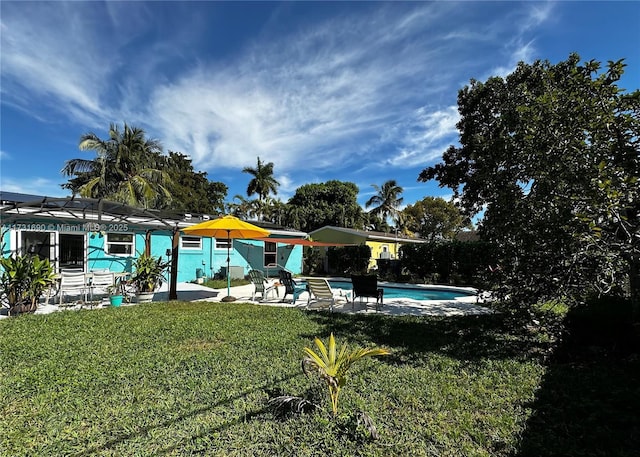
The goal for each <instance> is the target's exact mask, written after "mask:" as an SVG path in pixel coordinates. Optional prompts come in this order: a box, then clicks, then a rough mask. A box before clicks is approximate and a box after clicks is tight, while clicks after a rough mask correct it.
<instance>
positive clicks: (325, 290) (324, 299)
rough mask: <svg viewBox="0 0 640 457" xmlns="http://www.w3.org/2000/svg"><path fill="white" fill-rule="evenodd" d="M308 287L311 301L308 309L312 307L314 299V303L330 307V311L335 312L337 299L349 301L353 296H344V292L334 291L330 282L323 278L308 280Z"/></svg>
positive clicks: (348, 294) (308, 302) (308, 303)
mask: <svg viewBox="0 0 640 457" xmlns="http://www.w3.org/2000/svg"><path fill="white" fill-rule="evenodd" d="M307 287H308V288H309V299H308V300H307V308H309V307H310V306H311V301H312V297H313V299H314V302H315V303H317V304H319V305H321V306H322V305H328V306H329V311H331V312H333V307H334V306H335V304H336V299H339V298H342V299H346V300H347V301H348V300H349V296H350V295H351V294H350V293H349V292H347V293H346V294H344V295H343V291H342V290H340V291H334V290H333V289H331V286H330V285H329V281H327V280H326V279H322V278H307Z"/></svg>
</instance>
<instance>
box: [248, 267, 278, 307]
mask: <svg viewBox="0 0 640 457" xmlns="http://www.w3.org/2000/svg"><path fill="white" fill-rule="evenodd" d="M249 278H250V279H251V282H252V283H253V285H254V286H255V289H254V291H253V295H252V296H251V300H253V301H255V299H256V294H260V295H261V297H262V300H265V299H266V298H267V295H268V294H269V292H274V291H275V293H276V295H277V296H279V295H280V293H279V292H278V287H277V286H276V285H275V284H274V283H271V282H269V281H267V278H265V277H264V274H263V273H262V272H261V271H260V270H251V271H250V272H249Z"/></svg>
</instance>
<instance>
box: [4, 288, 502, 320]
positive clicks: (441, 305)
mask: <svg viewBox="0 0 640 457" xmlns="http://www.w3.org/2000/svg"><path fill="white" fill-rule="evenodd" d="M253 290H254V286H253V285H252V284H247V285H244V286H238V287H232V288H231V290H230V292H231V296H233V297H236V301H235V302H229V303H226V304H227V305H228V306H233V304H234V303H255V304H259V305H263V306H281V307H287V308H299V309H309V310H314V309H317V308H315V307H314V302H313V300H312V301H311V305H310V307H309V308H307V300H308V293H307V292H303V293H302V294H301V295H300V297H299V298H298V300H296V303H295V304H293V303H291V295H289V296H287V299H286V301H285V302H283V301H282V297H283V295H284V287H283V286H281V287H278V293H279V295H278V296H275V297H274V296H273V294H269V296H268V298H266V299H265V300H261V299H260V297H256V299H257V300H252V299H251V297H252V295H253ZM345 292H346V291H345ZM226 295H227V289H210V288H208V287H205V286H202V285H199V284H193V283H178V300H180V301H208V302H221V301H222V298H223V297H225V296H226ZM168 298H169V291H168V287H167V285H166V284H165V285H163V287H162V288H161V289H160V290H159V291H158V292H156V293H155V295H154V298H153V301H167V300H168ZM135 305H136V303H131V304H128V303H124V304H123V305H122V306H135ZM103 306H109V304H108V300H107V299H104V300H103V301H102V302H101V303H100V305H99V306H97V307H103ZM86 307H87V305H84V308H86ZM94 308H96V306H94ZM64 309H80V306H79V305H76V306H64ZM322 309H325V310H326V309H327V308H326V307H324V308H322ZM56 311H59V308H58V305H57V304H51V303H49V304H41V305H40V306H39V307H38V310H37V311H36V312H35V314H48V313H52V312H56ZM334 312H338V313H357V314H376V313H378V314H384V315H390V316H406V315H409V316H464V315H479V314H488V313H491V312H492V311H491V310H490V309H488V308H486V307H483V306H481V303H479V302H478V300H477V298H476V297H464V298H460V299H456V300H411V299H387V300H385V301H384V306H382V308H381V309H380V311H376V309H375V302H368V303H367V302H362V303H361V302H360V299H356V300H355V303H353V304H352V303H351V302H349V301H347V300H346V298H345V299H338V300H337V305H336V306H335V307H334ZM6 317H8V316H7V315H6V309H3V310H2V312H1V313H0V319H2V318H6Z"/></svg>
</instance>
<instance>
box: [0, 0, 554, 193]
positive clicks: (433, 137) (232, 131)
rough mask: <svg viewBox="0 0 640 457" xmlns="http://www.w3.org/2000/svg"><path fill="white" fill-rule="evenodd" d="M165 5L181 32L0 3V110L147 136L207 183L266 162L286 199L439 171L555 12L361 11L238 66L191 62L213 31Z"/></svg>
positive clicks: (96, 11)
mask: <svg viewBox="0 0 640 457" xmlns="http://www.w3.org/2000/svg"><path fill="white" fill-rule="evenodd" d="M160 4H161V3H158V4H155V5H154V7H157V6H158V5H160ZM162 5H163V7H164V4H162ZM170 5H171V8H176V9H175V11H176V14H175V16H176V18H168V16H170V15H166V16H162V17H163V21H164V22H161V23H155V22H154V20H152V19H155V17H152V16H151V11H150V9H151V6H150V5H149V4H147V3H143V2H127V3H120V2H106V3H95V2H71V3H62V2H50V3H46V2H45V3H31V2H22V3H19V2H7V3H6V4H3V17H2V23H1V27H2V81H3V84H2V97H3V100H2V103H3V104H5V103H6V104H10V105H12V106H15V107H17V108H18V109H21V110H23V111H25V112H27V113H29V114H31V115H32V116H33V117H36V118H37V117H41V116H43V110H42V108H43V107H42V106H41V105H42V104H45V105H46V108H47V109H50V110H54V112H56V113H58V114H60V115H61V116H62V117H66V118H67V119H69V120H71V121H72V122H73V123H77V124H79V125H84V126H86V130H95V131H96V133H99V132H100V131H99V130H97V129H103V130H106V127H107V126H108V124H109V123H110V122H121V121H123V120H126V121H128V122H130V123H134V124H138V125H141V126H143V127H145V128H146V129H147V131H148V133H150V134H151V135H152V136H153V137H156V138H158V139H160V140H161V141H162V142H163V144H164V145H165V148H166V149H171V150H174V151H181V152H184V153H186V154H189V155H190V156H191V157H192V158H193V161H194V162H193V163H194V167H195V168H196V169H205V170H207V171H209V177H210V179H214V180H215V179H221V177H220V176H221V175H223V174H224V171H225V170H230V169H234V170H236V171H237V170H238V169H241V168H242V167H244V166H253V165H254V164H255V160H256V156H260V157H261V158H262V159H264V160H268V161H271V162H274V163H275V165H276V167H275V169H276V171H277V172H278V173H280V175H279V180H281V187H280V189H281V192H282V193H283V194H289V193H290V192H292V191H293V190H294V189H295V188H296V187H297V186H299V185H300V184H302V183H305V182H314V180H317V181H322V180H325V179H326V177H327V176H330V174H327V170H329V171H330V170H332V169H334V168H339V169H342V170H344V169H348V170H350V171H352V172H353V173H354V174H355V173H359V172H366V171H367V170H368V169H371V168H374V167H378V168H380V165H382V167H383V168H384V169H385V170H387V171H388V170H389V169H394V168H396V169H405V168H408V167H409V168H410V167H418V166H423V165H425V164H426V163H428V162H429V161H433V160H435V159H436V158H437V157H439V156H440V155H441V154H442V152H443V151H444V150H445V149H446V147H447V146H448V145H449V144H451V143H453V142H455V141H456V138H457V137H456V131H455V124H456V122H457V120H458V114H457V110H456V108H455V106H452V103H455V94H456V92H457V90H458V89H459V88H460V87H461V86H462V85H463V84H465V83H467V82H468V80H469V78H474V77H475V78H478V79H480V78H482V76H483V74H486V73H487V72H488V71H499V73H498V74H503V73H502V72H503V71H505V72H506V71H507V69H508V68H510V67H511V66H513V65H515V63H516V62H517V60H526V59H528V58H529V57H530V56H531V55H532V54H533V50H534V42H532V41H531V40H529V39H527V38H526V35H525V32H523V31H521V28H520V26H522V29H526V30H530V29H531V28H534V27H536V26H537V25H538V24H540V23H542V22H544V21H545V20H547V18H548V17H549V16H550V12H551V10H552V6H551V4H547V3H545V4H538V3H536V4H535V5H526V6H522V7H518V6H515V5H514V6H512V7H510V8H508V9H509V11H512V14H513V15H515V16H516V17H517V18H519V24H518V23H517V22H514V20H513V19H514V17H513V16H510V15H506V16H505V15H503V16H499V15H496V16H495V17H494V16H491V18H492V19H491V21H490V22H489V21H488V22H486V23H483V22H482V21H477V20H476V16H477V14H478V12H479V11H481V9H482V8H484V5H478V4H473V3H464V2H463V3H456V2H432V3H403V4H394V5H389V4H375V3H371V4H366V5H364V4H363V5H362V8H361V9H359V8H354V9H352V10H351V11H350V12H349V13H347V14H345V15H343V16H333V17H332V18H331V19H330V20H326V21H324V22H310V23H309V24H306V26H305V27H304V28H299V29H292V30H291V31H290V32H288V33H287V34H286V35H282V33H281V30H279V32H278V34H274V33H273V30H272V29H270V28H269V26H265V29H264V30H263V31H261V32H260V33H259V34H258V35H257V36H256V37H254V41H249V42H247V43H245V44H244V48H241V51H240V52H239V53H235V54H233V55H230V56H226V57H225V58H224V59H223V60H212V59H208V58H207V57H206V56H200V55H197V54H196V51H194V50H195V49H198V48H199V45H200V41H201V40H202V39H203V37H204V36H205V35H204V33H205V32H206V27H207V24H206V21H204V20H203V19H202V18H195V22H193V23H191V22H190V24H191V25H190V26H189V27H179V28H177V27H172V25H173V24H172V23H171V22H168V21H170V20H171V19H173V20H176V22H180V23H181V25H183V24H182V20H184V19H185V18H186V17H187V16H180V14H178V12H180V13H184V12H185V11H187V10H188V8H187V7H184V6H182V5H181V4H177V3H171V4H170ZM172 11H174V10H173V9H172ZM452 16H455V17H456V18H457V21H455V22H454V21H451V20H448V19H450V17H452ZM169 30H170V31H171V34H170V36H167V38H166V39H164V40H155V41H152V43H153V44H151V45H149V44H148V43H147V42H146V41H145V39H146V37H148V36H149V35H154V34H155V35H158V36H161V35H163V34H166V32H167V31H169ZM142 45H146V47H140V46H142ZM214 46H215V43H214ZM221 46H223V44H221ZM478 47H480V49H481V51H483V53H479V51H478V49H479V48H478ZM479 54H480V55H479ZM489 57H491V58H489ZM494 74H495V73H494ZM56 121H58V119H56ZM80 133H83V132H78V134H80ZM294 171H295V173H294ZM372 181H373V179H372Z"/></svg>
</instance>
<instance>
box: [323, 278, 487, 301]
mask: <svg viewBox="0 0 640 457" xmlns="http://www.w3.org/2000/svg"><path fill="white" fill-rule="evenodd" d="M329 285H330V286H331V288H332V289H345V290H351V289H352V288H353V286H352V284H351V281H350V280H345V279H330V280H329ZM378 287H382V289H384V299H385V300H387V299H394V298H406V299H409V300H456V299H458V298H464V297H475V296H476V294H477V291H476V290H475V289H472V288H470V287H453V286H431V285H429V286H426V285H421V284H396V283H384V282H379V283H378Z"/></svg>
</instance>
